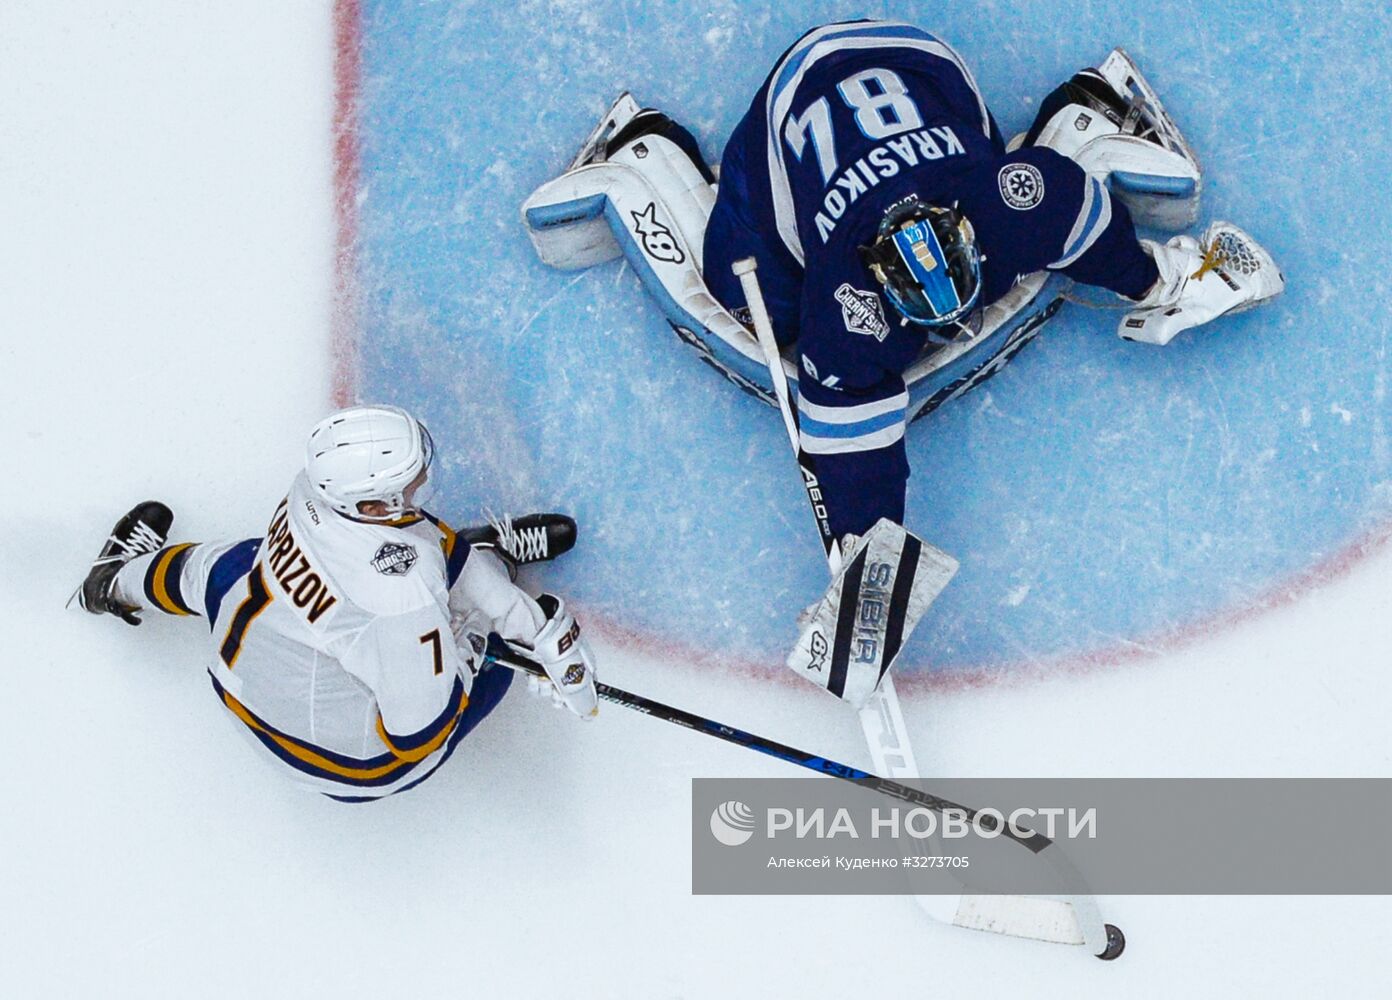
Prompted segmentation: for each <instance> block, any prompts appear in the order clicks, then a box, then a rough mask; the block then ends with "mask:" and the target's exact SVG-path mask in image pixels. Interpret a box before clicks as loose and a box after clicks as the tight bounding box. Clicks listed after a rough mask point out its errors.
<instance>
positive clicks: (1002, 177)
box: [996, 163, 1044, 212]
mask: <svg viewBox="0 0 1392 1000" xmlns="http://www.w3.org/2000/svg"><path fill="white" fill-rule="evenodd" d="M996 181H997V182H998V183H999V184H1000V193H1001V197H1002V198H1004V199H1005V203H1006V204H1007V205H1009V206H1010V207H1011V208H1013V209H1015V211H1017V212H1027V211H1029V210H1030V209H1031V208H1033V207H1034V206H1035V205H1038V204H1039V203H1040V202H1041V201H1043V200H1044V175H1043V174H1041V173H1040V172H1039V170H1038V168H1037V167H1034V166H1031V165H1030V164H1028V163H1007V164H1006V165H1005V166H1003V167H1001V170H1000V173H999V174H997V175H996Z"/></svg>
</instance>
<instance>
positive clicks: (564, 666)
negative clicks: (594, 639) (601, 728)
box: [509, 594, 599, 719]
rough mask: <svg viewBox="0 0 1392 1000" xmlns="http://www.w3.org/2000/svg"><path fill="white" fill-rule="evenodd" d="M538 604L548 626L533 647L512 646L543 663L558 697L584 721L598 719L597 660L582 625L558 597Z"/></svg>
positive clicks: (548, 597)
mask: <svg viewBox="0 0 1392 1000" xmlns="http://www.w3.org/2000/svg"><path fill="white" fill-rule="evenodd" d="M537 604H539V605H540V606H541V610H542V613H543V614H545V615H546V624H545V625H543V626H542V627H541V631H540V632H538V633H537V634H536V638H535V639H533V640H532V642H531V643H530V644H528V643H524V642H522V641H520V640H513V641H511V642H509V645H511V646H515V647H516V648H517V649H519V650H520V651H521V652H523V653H525V654H526V655H528V656H530V657H533V658H535V659H536V661H537V662H538V663H540V664H541V666H542V669H544V670H545V671H546V676H547V677H548V678H550V684H551V687H552V690H554V691H555V694H554V695H553V697H554V698H557V699H559V700H560V701H561V702H562V703H563V704H564V705H565V707H566V708H568V709H570V710H571V711H572V712H574V713H575V714H576V715H578V716H580V718H582V719H591V718H594V716H595V715H597V714H598V713H599V695H598V693H597V692H596V691H595V675H594V657H593V656H591V655H590V650H589V647H588V646H586V645H585V640H583V639H582V638H580V624H579V623H578V622H577V621H576V620H575V618H574V616H572V615H571V613H570V612H569V611H567V610H566V606H565V602H564V601H562V600H561V599H560V598H559V597H557V596H556V595H554V594H542V595H541V596H539V597H538V598H537Z"/></svg>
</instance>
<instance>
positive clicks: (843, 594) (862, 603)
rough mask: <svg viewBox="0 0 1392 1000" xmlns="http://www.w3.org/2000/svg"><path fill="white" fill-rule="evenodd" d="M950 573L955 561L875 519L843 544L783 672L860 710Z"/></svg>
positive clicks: (897, 527)
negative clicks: (833, 571) (834, 569)
mask: <svg viewBox="0 0 1392 1000" xmlns="http://www.w3.org/2000/svg"><path fill="white" fill-rule="evenodd" d="M956 572H957V560H956V559H953V558H952V557H951V556H950V555H948V554H947V553H946V552H943V551H942V550H940V549H937V548H934V547H933V546H932V545H929V544H928V543H927V542H925V541H923V540H922V539H920V538H919V537H918V536H916V535H913V534H911V533H910V532H908V531H905V530H904V529H903V528H902V527H901V526H899V525H897V524H895V523H894V522H892V521H888V520H885V519H884V518H881V519H880V520H879V521H878V522H876V523H875V525H874V526H873V527H872V528H871V529H870V530H869V531H868V532H866V533H865V534H864V535H863V536H862V537H860V538H858V539H854V540H853V541H852V540H851V538H850V537H848V539H847V544H845V545H844V546H843V552H842V565H841V571H840V572H839V573H838V574H837V575H836V577H835V579H833V580H832V582H831V586H830V587H829V588H828V589H827V592H826V594H825V596H823V597H822V599H821V600H820V601H818V602H817V604H816V605H814V606H813V608H812V613H811V616H810V617H809V618H808V619H807V621H806V624H805V625H804V626H803V629H802V634H801V635H799V636H798V640H797V644H796V645H795V646H794V647H793V651H792V652H791V653H789V654H788V661H787V662H788V667H789V668H790V669H792V670H793V671H794V672H796V673H798V674H801V675H802V676H803V677H804V678H806V679H807V680H809V681H811V682H812V683H813V684H817V685H819V686H821V687H824V688H826V689H827V690H828V691H830V692H831V693H832V694H834V695H836V697H838V698H842V699H844V700H845V701H848V702H850V703H851V704H852V705H854V706H855V707H856V708H860V707H862V706H863V705H864V704H865V702H866V701H867V700H868V699H869V698H870V696H871V695H872V694H873V693H874V691H875V688H876V687H878V686H879V683H880V679H881V678H882V677H884V675H885V673H886V672H887V671H888V670H889V668H890V667H891V666H892V665H893V663H894V658H895V657H896V656H897V655H898V654H899V650H900V648H901V647H902V646H903V644H904V642H905V641H906V640H907V639H908V637H909V635H910V634H911V633H912V632H913V630H914V626H916V625H917V624H918V621H919V619H920V618H922V617H923V613H924V612H925V611H927V610H928V606H929V605H930V604H932V603H933V601H934V600H936V599H937V596H938V595H939V594H940V593H942V591H943V588H944V587H946V586H947V584H948V582H949V581H951V579H952V577H953V576H954V575H955V574H956Z"/></svg>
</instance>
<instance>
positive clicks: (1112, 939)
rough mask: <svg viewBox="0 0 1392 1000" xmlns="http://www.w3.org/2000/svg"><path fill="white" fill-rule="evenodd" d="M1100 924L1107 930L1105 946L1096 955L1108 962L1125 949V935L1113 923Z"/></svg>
mask: <svg viewBox="0 0 1392 1000" xmlns="http://www.w3.org/2000/svg"><path fill="white" fill-rule="evenodd" d="M1102 926H1103V927H1104V928H1106V931H1107V947H1106V948H1105V949H1103V951H1102V954H1100V955H1098V956H1097V957H1098V958H1100V959H1102V961H1104V962H1110V961H1112V960H1113V959H1115V958H1118V957H1119V956H1120V955H1121V953H1122V952H1123V951H1125V950H1126V935H1125V934H1123V933H1121V928H1120V927H1118V926H1116V925H1115V924H1103V925H1102Z"/></svg>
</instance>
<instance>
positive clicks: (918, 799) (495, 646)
mask: <svg viewBox="0 0 1392 1000" xmlns="http://www.w3.org/2000/svg"><path fill="white" fill-rule="evenodd" d="M486 655H487V659H488V660H489V661H491V662H492V663H495V664H497V665H499V666H503V667H507V668H509V669H511V670H516V671H518V672H519V673H525V674H531V675H532V676H534V677H545V676H546V672H545V671H544V670H543V669H542V667H541V665H540V664H538V663H534V662H533V661H531V660H529V659H527V658H526V657H524V656H522V655H521V654H520V653H517V652H516V651H514V650H513V649H511V648H510V647H509V646H508V645H507V644H506V643H504V642H503V641H502V640H501V639H499V638H498V637H497V636H496V635H493V636H489V640H488V651H487V654H486ZM595 691H596V693H597V694H598V695H599V698H600V700H602V701H607V702H609V703H610V704H614V705H622V706H623V707H624V708H631V709H633V710H634V711H636V712H642V713H643V714H644V715H647V716H651V717H652V718H654V719H661V720H662V721H663V722H671V723H673V724H675V725H678V726H681V727H683V728H685V729H690V730H692V731H694V732H698V733H704V734H705V735H706V736H712V737H714V738H715V739H718V740H724V741H725V742H726V743H733V744H735V745H736V746H741V747H748V748H749V749H750V750H756V751H758V752H759V753H762V754H766V755H767V756H770V757H776V758H778V759H779V760H783V761H787V762H788V763H790V764H796V765H797V766H798V767H805V768H807V769H808V770H809V771H815V772H817V773H818V774H825V775H829V776H830V777H833V778H840V779H841V780H842V781H849V782H851V783H852V784H856V785H860V786H862V787H864V788H869V789H872V790H874V791H877V792H879V793H881V794H883V795H887V796H889V797H890V798H893V799H898V800H899V801H901V802H909V803H913V804H914V805H919V806H923V807H924V808H925V809H931V810H933V811H934V812H936V813H938V814H940V815H941V814H942V812H943V811H944V810H948V809H952V810H960V811H961V812H962V813H963V814H965V816H966V819H967V821H968V822H974V821H978V820H979V821H980V822H981V824H982V826H983V827H984V828H986V829H989V830H997V829H999V830H1000V834H1001V836H1002V837H1004V838H1006V839H1008V840H1010V841H1012V842H1014V843H1016V844H1019V845H1020V846H1021V847H1023V848H1025V849H1026V850H1028V851H1030V852H1031V853H1032V854H1034V855H1035V856H1036V857H1038V858H1040V859H1042V860H1043V861H1044V862H1045V863H1046V864H1048V865H1049V867H1050V869H1051V870H1052V871H1053V872H1054V874H1055V875H1056V876H1057V877H1058V878H1059V880H1060V882H1061V884H1063V885H1069V886H1076V885H1080V884H1082V876H1081V875H1080V874H1079V872H1078V870H1077V869H1076V868H1075V867H1074V866H1073V863H1072V862H1071V861H1069V860H1068V857H1067V855H1065V854H1064V853H1063V851H1062V850H1061V849H1060V848H1059V847H1058V846H1057V844H1055V842H1054V841H1053V840H1051V839H1049V838H1048V837H1046V836H1044V835H1043V834H1041V833H1030V834H1029V835H1027V836H1026V835H1025V834H1024V833H1023V832H1022V831H1017V830H1015V829H1012V828H1011V826H1010V825H1009V824H1006V825H1003V826H1002V825H1001V824H999V823H997V822H996V820H995V817H994V816H992V815H990V814H978V813H977V811H976V810H974V809H972V808H971V807H969V806H964V805H961V804H959V803H956V802H953V801H951V800H949V799H945V798H942V797H941V796H938V795H934V794H932V793H931V792H926V791H923V790H922V789H918V788H911V787H909V786H908V785H905V784H901V783H900V782H897V781H892V780H890V779H889V778H883V777H881V776H879V775H878V774H871V773H869V772H867V771H862V770H860V769H859V768H856V767H851V766H850V765H849V764H842V763H839V762H838V761H834V760H831V759H829V758H827V757H822V756H820V755H818V754H814V753H808V752H807V751H806V750H799V749H797V748H796V747H791V746H788V745H787V744H785V743H779V742H777V741H775V740H771V739H768V738H767V737H764V736H757V735H755V734H754V733H747V732H745V731H744V730H742V729H736V728H735V727H734V726H727V725H725V724H724V723H723V722H716V721H714V720H712V719H707V718H704V717H702V716H699V715H696V714H695V713H692V712H687V711H685V710H683V709H680V708H673V707H672V706H671V705H664V704H662V703H661V702H658V701H653V700H652V699H651V698H644V697H643V696H642V695H637V694H633V693H632V692H629V691H624V690H622V689H620V688H616V687H611V686H610V685H608V684H605V683H603V682H597V683H596V684H595ZM944 898H945V899H948V900H952V899H953V898H954V897H952V896H946V897H944ZM971 898H975V899H990V898H992V897H971ZM997 898H1000V899H1006V900H1010V899H1023V898H1025V897H1019V896H1002V897H997ZM1028 902H1031V903H1039V904H1049V903H1055V902H1057V901H1056V900H1048V899H1039V900H1032V899H1031V900H1028ZM1079 922H1080V923H1081V921H1079ZM961 926H974V927H975V929H978V930H994V931H996V932H998V933H1003V934H1009V933H1012V931H1010V930H1009V929H1006V928H1005V927H1003V926H990V925H989V921H988V920H987V919H986V918H984V917H983V918H982V922H981V923H979V924H975V925H973V924H962V925H961ZM1068 943H1072V944H1087V945H1089V946H1090V948H1091V950H1092V952H1093V954H1094V955H1096V956H1097V957H1098V958H1100V959H1102V960H1103V961H1111V960H1112V959H1114V958H1116V957H1117V956H1119V955H1120V954H1121V953H1122V951H1123V950H1124V949H1125V947H1126V937H1125V936H1124V935H1123V934H1122V933H1121V930H1120V929H1119V928H1117V927H1115V926H1113V925H1112V924H1105V925H1103V937H1102V939H1101V940H1094V939H1092V937H1091V936H1090V935H1088V936H1084V937H1083V938H1081V939H1079V940H1075V941H1070V942H1068Z"/></svg>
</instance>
